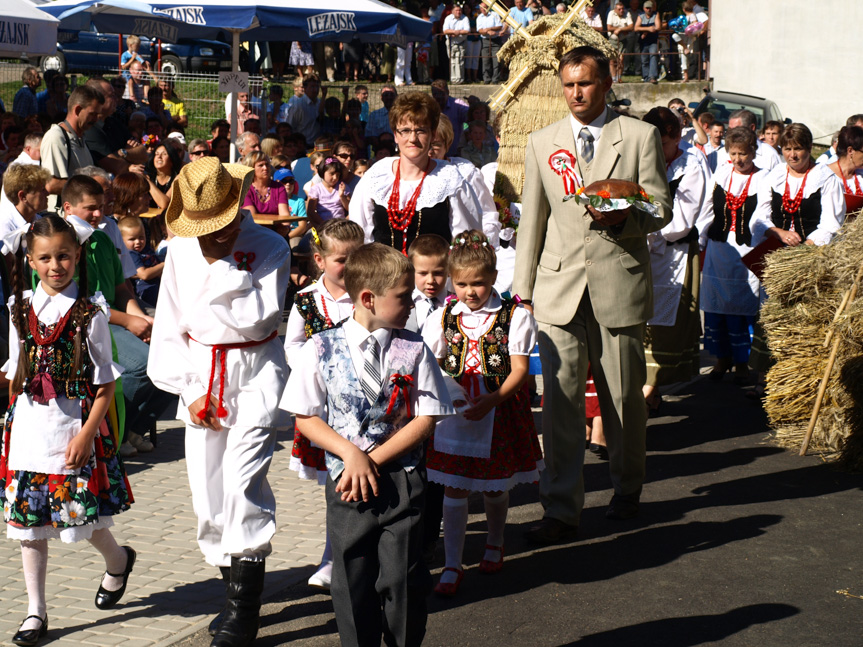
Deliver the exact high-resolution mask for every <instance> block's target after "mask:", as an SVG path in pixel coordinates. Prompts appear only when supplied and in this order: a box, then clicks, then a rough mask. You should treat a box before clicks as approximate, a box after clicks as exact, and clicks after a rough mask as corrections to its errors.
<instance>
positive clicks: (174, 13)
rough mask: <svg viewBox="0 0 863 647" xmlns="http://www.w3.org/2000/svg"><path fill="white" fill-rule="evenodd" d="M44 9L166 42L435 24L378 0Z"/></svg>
mask: <svg viewBox="0 0 863 647" xmlns="http://www.w3.org/2000/svg"><path fill="white" fill-rule="evenodd" d="M43 9H44V10H45V11H47V12H49V13H50V14H51V15H53V16H57V17H58V18H59V19H60V21H61V27H62V28H63V29H72V30H82V29H89V24H90V22H91V21H92V22H93V23H95V25H96V27H97V28H98V29H99V30H100V31H105V32H117V33H126V34H138V35H141V36H149V37H151V38H161V39H162V40H165V41H171V42H173V41H176V40H177V39H178V38H215V37H216V36H217V35H218V34H219V32H226V31H227V32H232V33H234V34H236V35H238V36H239V35H242V37H243V38H242V39H241V40H278V41H294V40H296V41H315V40H320V41H349V40H352V39H353V38H355V37H358V38H359V39H360V40H362V41H364V42H378V43H379V42H385V43H394V44H397V45H402V44H404V43H406V42H408V41H414V40H427V39H428V37H429V35H430V34H431V23H430V22H428V21H425V20H421V19H420V18H417V17H416V16H412V15H410V14H408V13H406V12H404V11H401V10H398V9H394V8H393V7H391V6H390V5H388V4H385V3H383V2H378V0H319V1H317V2H311V3H310V2H308V0H200V1H198V2H195V0H189V1H187V2H177V1H173V2H172V1H170V0H168V1H164V0H162V1H160V0H153V1H151V2H146V1H142V0H59V1H58V2H51V3H48V4H46V5H44V7H43Z"/></svg>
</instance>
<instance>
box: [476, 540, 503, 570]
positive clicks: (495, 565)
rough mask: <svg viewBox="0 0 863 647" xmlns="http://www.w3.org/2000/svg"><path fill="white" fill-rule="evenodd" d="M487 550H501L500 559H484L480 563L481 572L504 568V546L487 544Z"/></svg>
mask: <svg viewBox="0 0 863 647" xmlns="http://www.w3.org/2000/svg"><path fill="white" fill-rule="evenodd" d="M485 549H486V550H497V551H500V559H499V560H497V561H496V562H492V561H490V560H488V559H483V560H482V561H481V562H480V563H479V572H480V573H486V574H489V573H497V572H498V571H500V569H502V568H503V546H492V545H491V544H486V545H485Z"/></svg>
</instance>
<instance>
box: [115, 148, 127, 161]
mask: <svg viewBox="0 0 863 647" xmlns="http://www.w3.org/2000/svg"><path fill="white" fill-rule="evenodd" d="M128 154H129V153H128V152H127V151H126V149H125V148H121V149H120V150H118V151H117V155H119V156H120V157H122V158H123V159H126V156H127V155H128Z"/></svg>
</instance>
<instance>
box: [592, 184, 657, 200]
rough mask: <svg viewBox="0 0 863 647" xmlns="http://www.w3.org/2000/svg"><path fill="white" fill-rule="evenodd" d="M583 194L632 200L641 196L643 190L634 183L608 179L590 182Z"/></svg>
mask: <svg viewBox="0 0 863 647" xmlns="http://www.w3.org/2000/svg"><path fill="white" fill-rule="evenodd" d="M584 194H585V195H598V196H600V197H602V198H611V199H612V200H614V199H618V198H634V197H636V196H643V195H644V189H642V188H641V187H640V186H639V185H638V184H636V183H635V182H629V181H627V180H614V179H609V180H597V181H596V182H592V183H591V184H590V185H589V186H586V187H585V188H584Z"/></svg>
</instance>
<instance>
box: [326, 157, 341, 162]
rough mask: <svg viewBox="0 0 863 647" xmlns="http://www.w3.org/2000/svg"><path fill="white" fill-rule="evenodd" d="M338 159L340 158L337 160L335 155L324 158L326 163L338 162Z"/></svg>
mask: <svg viewBox="0 0 863 647" xmlns="http://www.w3.org/2000/svg"><path fill="white" fill-rule="evenodd" d="M338 161H339V160H337V159H336V158H335V157H328V158H327V159H325V160H324V164H332V163H333V162H338ZM339 163H341V162H339Z"/></svg>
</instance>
